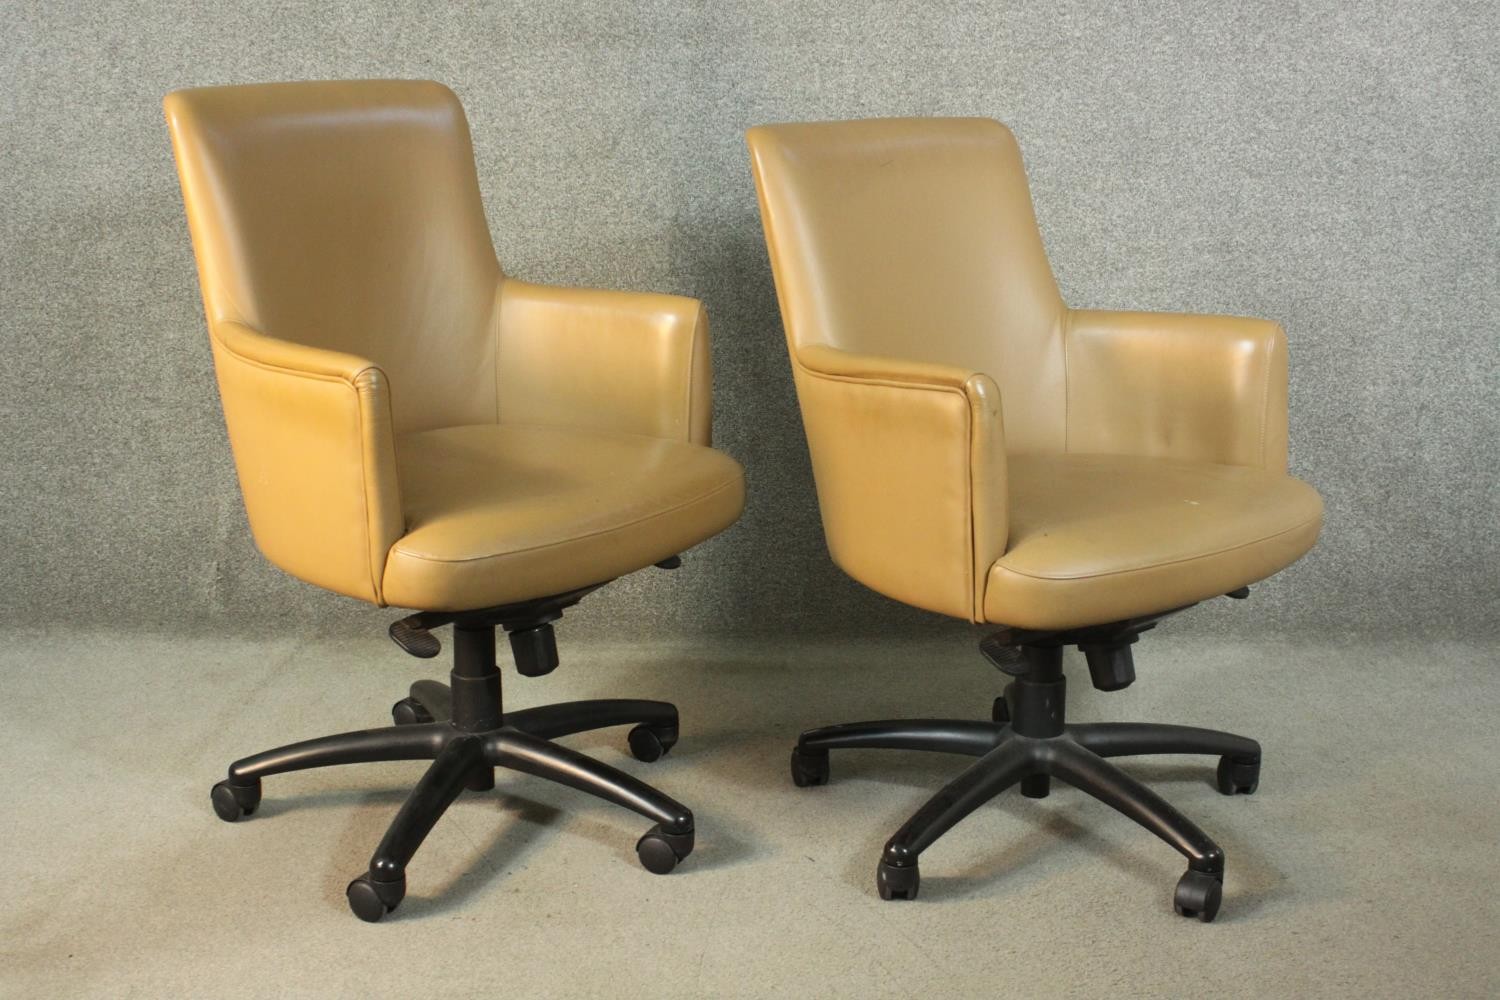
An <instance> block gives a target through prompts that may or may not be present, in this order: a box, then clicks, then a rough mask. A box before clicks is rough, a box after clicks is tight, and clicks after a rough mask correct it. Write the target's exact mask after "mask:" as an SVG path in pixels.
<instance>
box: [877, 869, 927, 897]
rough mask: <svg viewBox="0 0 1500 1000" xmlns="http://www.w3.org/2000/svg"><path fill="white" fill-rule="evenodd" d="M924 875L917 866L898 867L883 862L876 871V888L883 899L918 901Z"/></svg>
mask: <svg viewBox="0 0 1500 1000" xmlns="http://www.w3.org/2000/svg"><path fill="white" fill-rule="evenodd" d="M921 885H922V873H921V871H920V870H919V869H918V868H917V866H916V865H902V866H900V867H897V866H896V865H893V864H888V863H887V862H885V861H881V862H880V864H879V865H878V866H877V867H876V869H875V888H876V889H878V890H879V891H880V898H881V899H916V898H917V890H918V889H919V888H921Z"/></svg>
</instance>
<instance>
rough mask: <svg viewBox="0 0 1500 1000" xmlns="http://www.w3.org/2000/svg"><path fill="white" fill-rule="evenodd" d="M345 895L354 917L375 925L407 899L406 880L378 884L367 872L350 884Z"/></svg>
mask: <svg viewBox="0 0 1500 1000" xmlns="http://www.w3.org/2000/svg"><path fill="white" fill-rule="evenodd" d="M344 895H345V896H347V897H348V898H349V909H351V910H353V911H354V915H355V916H356V917H358V918H359V919H361V920H363V921H364V922H365V923H367V924H373V923H375V922H376V921H378V920H379V919H380V918H381V917H383V916H385V915H386V914H387V913H390V912H391V911H392V910H394V909H395V908H396V907H398V906H400V905H401V900H402V899H404V898H406V879H404V878H403V879H398V880H397V881H395V882H377V881H375V880H374V879H372V878H370V875H369V873H368V872H366V873H365V874H363V875H361V876H360V877H359V878H357V879H355V880H354V881H353V882H350V883H349V888H347V889H345V890H344Z"/></svg>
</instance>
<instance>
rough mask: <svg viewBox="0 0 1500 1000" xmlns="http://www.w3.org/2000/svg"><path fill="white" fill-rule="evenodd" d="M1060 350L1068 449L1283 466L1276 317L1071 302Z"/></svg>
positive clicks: (1281, 336)
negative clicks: (1063, 355)
mask: <svg viewBox="0 0 1500 1000" xmlns="http://www.w3.org/2000/svg"><path fill="white" fill-rule="evenodd" d="M1066 351H1067V373H1068V376H1067V377H1068V387H1067V390H1068V417H1067V428H1068V430H1067V434H1068V439H1067V448H1068V451H1070V452H1074V453H1101V454H1115V455H1141V456H1147V457H1169V458H1181V459H1188V460H1193V461H1201V462H1216V463H1219V464H1222V465H1246V466H1253V467H1255V468H1262V469H1267V470H1270V471H1274V472H1285V471H1286V465H1287V361H1286V355H1287V349H1286V334H1285V332H1284V331H1283V330H1282V329H1281V327H1280V325H1278V324H1276V323H1273V322H1270V321H1269V320H1262V319H1247V318H1243V317H1238V316H1198V315H1189V314H1174V313H1142V312H1105V311H1101V310H1090V309H1077V310H1072V311H1071V312H1070V313H1069V314H1068V326H1067V333H1066Z"/></svg>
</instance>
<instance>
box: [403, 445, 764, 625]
mask: <svg viewBox="0 0 1500 1000" xmlns="http://www.w3.org/2000/svg"><path fill="white" fill-rule="evenodd" d="M397 453H398V455H399V456H400V458H399V461H398V466H399V468H400V478H401V483H402V486H403V487H404V489H405V499H406V516H407V530H406V535H405V536H404V537H402V538H401V539H400V540H398V541H397V542H396V544H395V545H394V546H393V547H392V548H391V553H390V558H389V559H388V560H387V562H386V568H385V597H386V600H387V601H389V602H390V603H392V604H399V605H403V606H406V607H421V608H426V609H428V610H432V611H452V610H461V609H463V608H465V607H474V606H481V607H484V606H491V605H496V604H508V603H511V602H514V601H520V600H525V599H527V598H531V597H536V596H538V595H543V594H559V593H563V592H564V591H567V590H571V589H573V588H575V587H580V586H586V585H587V584H589V583H596V582H598V581H600V580H607V579H611V578H613V577H616V576H620V575H622V574H625V573H629V572H631V571H633V570H637V569H640V568H641V567H643V566H649V565H651V564H652V563H654V562H659V561H660V560H662V559H665V558H667V557H668V556H671V555H675V554H676V553H678V552H682V551H683V550H685V549H688V548H690V547H692V546H694V545H696V544H698V542H700V541H702V540H703V536H702V534H701V532H702V531H703V530H704V527H705V526H706V525H727V524H731V523H733V521H734V519H735V518H736V517H738V516H739V513H740V508H741V507H742V506H743V504H744V488H743V483H742V480H741V477H740V470H739V466H738V465H736V464H735V462H734V460H733V459H731V458H729V457H728V456H727V455H723V454H721V453H719V452H716V451H714V450H712V449H710V448H704V447H701V446H699V445H695V444H688V443H686V442H683V441H674V440H669V439H666V438H661V437H650V436H647V435H643V434H616V433H611V432H609V431H596V430H576V429H573V428H567V427H540V426H533V425H525V424H515V425H511V424H483V425H470V426H466V427H448V428H444V429H442V430H434V431H419V432H417V433H415V434H406V435H403V436H402V437H401V438H400V439H399V440H398V442H397ZM497 525H503V526H504V528H505V530H504V531H503V532H500V531H496V526H497ZM715 530H717V529H715Z"/></svg>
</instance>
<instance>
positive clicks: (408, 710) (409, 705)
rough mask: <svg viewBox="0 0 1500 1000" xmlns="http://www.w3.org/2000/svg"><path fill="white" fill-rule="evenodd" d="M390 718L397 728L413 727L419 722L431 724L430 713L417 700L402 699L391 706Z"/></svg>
mask: <svg viewBox="0 0 1500 1000" xmlns="http://www.w3.org/2000/svg"><path fill="white" fill-rule="evenodd" d="M391 718H392V719H394V720H395V721H396V725H398V726H415V725H417V724H418V723H421V722H431V721H432V713H431V712H429V711H427V707H426V706H425V705H423V704H422V703H421V702H420V701H418V700H417V699H415V698H402V699H401V700H400V701H398V702H396V704H394V705H392V706H391Z"/></svg>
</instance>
